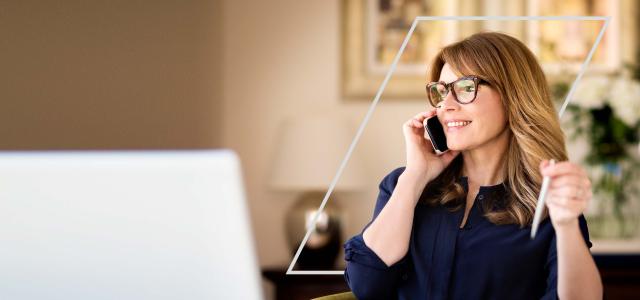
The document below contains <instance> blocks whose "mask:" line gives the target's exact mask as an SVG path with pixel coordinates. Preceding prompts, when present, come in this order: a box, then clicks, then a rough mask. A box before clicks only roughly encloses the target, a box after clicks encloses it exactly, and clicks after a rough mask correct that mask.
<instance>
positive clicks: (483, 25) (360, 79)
mask: <svg viewBox="0 0 640 300" xmlns="http://www.w3.org/2000/svg"><path fill="white" fill-rule="evenodd" d="M619 6H620V3H619V0H590V1H588V0H569V1H560V2H558V1H551V0H532V1H527V2H521V1H507V0H487V1H463V0H451V1H433V0H345V1H343V6H342V48H343V49H342V92H343V97H344V98H345V99H347V100H349V99H362V100H372V99H373V97H374V96H375V93H376V92H377V90H378V88H379V87H380V85H381V83H382V81H383V79H384V77H385V75H386V72H387V71H388V70H389V68H390V66H391V64H392V62H393V60H394V58H395V56H396V54H397V52H398V50H399V49H400V46H401V45H402V42H403V41H404V38H405V36H406V34H407V32H408V31H409V29H410V27H411V24H412V23H413V20H414V19H415V17H417V16H456V15H469V16H471V15H607V16H612V21H611V23H610V24H609V27H608V29H607V32H606V33H605V35H604V36H603V39H602V41H601V43H600V46H599V47H598V50H597V51H596V52H595V53H594V56H593V58H592V61H591V63H590V65H589V66H590V67H589V68H590V70H592V71H594V72H600V73H607V72H612V71H615V70H616V69H618V68H619V67H620V65H621V58H620V57H621V55H620V52H621V51H620V47H619V45H620V44H621V43H620V36H621V33H620V26H619V23H620V21H619V18H618V16H619V15H620V13H619V11H620V7H619ZM601 26H602V22H600V21H574V22H571V21H527V22H523V21H421V22H419V23H418V25H417V26H416V28H415V30H414V32H413V34H412V36H411V38H410V40H409V41H408V44H407V46H406V47H405V50H404V52H403V54H402V56H401V57H400V59H399V61H398V65H397V66H396V70H395V72H394V74H393V76H392V77H391V80H390V81H389V83H388V84H387V87H386V88H385V90H384V97H385V98H391V99H413V100H424V99H425V97H426V96H425V92H424V84H425V82H426V76H427V67H428V64H429V62H430V61H431V60H432V59H433V57H434V55H435V54H436V53H437V52H438V51H439V50H440V48H442V47H443V46H445V45H448V44H450V43H453V42H455V41H458V40H460V39H462V38H464V37H466V36H469V35H471V34H473V33H476V32H480V31H487V30H492V31H501V32H505V33H508V34H511V35H513V36H515V37H517V38H519V39H520V40H522V41H523V42H525V43H526V44H527V45H528V46H529V48H530V49H532V51H534V53H535V54H536V55H537V56H538V58H539V59H540V62H541V64H542V65H543V68H544V69H545V72H546V73H547V75H549V76H550V78H553V76H554V74H559V73H571V74H575V73H576V72H577V71H578V70H579V68H580V65H581V63H582V62H583V61H584V58H585V57H586V56H587V54H588V51H589V50H590V49H591V46H592V45H593V44H594V42H595V40H596V37H597V34H598V32H599V30H600V28H601ZM627 44H628V43H627Z"/></svg>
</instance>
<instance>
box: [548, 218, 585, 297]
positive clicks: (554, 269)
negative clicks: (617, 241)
mask: <svg viewBox="0 0 640 300" xmlns="http://www.w3.org/2000/svg"><path fill="white" fill-rule="evenodd" d="M578 224H579V225H580V232H581V233H582V237H583V238H584V241H585V243H586V245H587V248H589V249H591V246H593V244H592V243H591V241H590V239H589V228H588V227H587V220H586V219H585V217H584V215H580V216H579V217H578ZM557 249H558V248H557V243H556V235H555V234H554V235H553V239H552V240H551V244H550V245H549V255H548V257H547V262H546V265H545V270H546V271H547V289H546V291H545V294H544V296H543V297H542V298H541V299H544V300H551V299H559V298H558V252H557Z"/></svg>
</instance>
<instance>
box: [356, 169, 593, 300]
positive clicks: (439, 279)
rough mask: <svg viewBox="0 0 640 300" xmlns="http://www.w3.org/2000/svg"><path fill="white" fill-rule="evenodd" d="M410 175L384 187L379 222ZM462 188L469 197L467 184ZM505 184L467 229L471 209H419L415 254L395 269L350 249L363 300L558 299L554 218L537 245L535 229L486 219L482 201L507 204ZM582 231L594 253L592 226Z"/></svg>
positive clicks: (484, 193) (360, 246)
mask: <svg viewBox="0 0 640 300" xmlns="http://www.w3.org/2000/svg"><path fill="white" fill-rule="evenodd" d="M403 171H404V167H401V168H397V169H395V170H393V171H392V172H391V173H389V174H388V175H387V176H385V178H384V179H383V180H382V182H381V183H380V186H379V188H380V193H379V195H378V200H377V203H376V207H375V209H374V212H373V218H372V220H371V222H373V220H375V218H376V216H377V215H378V214H379V213H380V211H381V210H382V208H383V207H384V206H385V204H386V203H387V201H389V197H390V196H391V194H392V192H393V190H394V188H395V186H396V184H397V182H398V177H399V176H400V174H402V172H403ZM459 182H461V184H462V185H463V186H464V188H465V191H468V183H467V178H466V177H464V176H463V177H461V178H459ZM506 192H507V190H506V188H505V187H504V185H502V184H498V185H493V186H481V187H480V190H479V192H478V194H477V196H476V199H475V201H474V204H473V206H472V208H471V210H470V212H469V216H468V218H467V222H466V224H465V226H464V227H463V228H460V224H462V218H463V216H464V209H460V210H458V211H456V212H449V211H448V210H447V208H446V207H444V206H439V207H431V206H427V205H424V204H420V203H419V204H417V205H416V208H415V213H414V220H413V228H412V230H411V238H410V241H409V250H408V251H407V254H406V256H405V257H403V258H402V259H401V260H400V261H398V262H397V263H395V264H393V265H391V266H387V265H386V264H385V263H384V262H383V261H382V260H381V259H380V258H379V257H378V256H377V255H376V254H375V253H374V252H373V251H372V250H371V249H370V248H369V247H367V245H366V244H365V243H364V240H363V239H362V233H363V232H364V230H365V229H366V228H367V227H368V226H369V225H370V224H371V222H369V223H368V224H367V225H366V226H365V227H364V229H363V230H362V231H361V232H360V234H358V235H356V236H354V237H352V238H351V239H349V240H348V241H347V242H346V243H345V244H344V248H345V260H346V264H347V267H346V270H345V273H344V276H345V280H346V281H347V284H348V285H349V287H350V288H351V291H352V292H353V293H354V294H355V295H356V297H357V298H358V299H557V270H558V265H557V259H556V235H555V231H554V229H553V226H552V224H551V222H550V219H549V218H546V219H545V220H544V221H543V222H542V223H541V224H540V226H539V228H538V232H537V234H536V237H535V239H534V240H531V239H530V234H531V226H526V227H524V228H522V229H521V228H519V225H495V224H493V223H491V222H489V220H488V219H487V218H485V217H484V216H483V214H482V212H481V209H482V206H481V205H480V204H479V201H483V200H484V199H488V198H489V197H504V196H505V194H506ZM579 224H580V230H581V232H582V235H583V237H584V240H585V242H586V244H587V247H589V248H591V245H592V244H591V242H590V241H589V232H588V229H587V223H586V220H585V218H584V216H583V215H580V217H579Z"/></svg>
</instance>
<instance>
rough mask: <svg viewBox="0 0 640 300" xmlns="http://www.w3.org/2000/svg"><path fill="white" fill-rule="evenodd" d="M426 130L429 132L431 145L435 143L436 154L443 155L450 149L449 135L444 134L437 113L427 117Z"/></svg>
mask: <svg viewBox="0 0 640 300" xmlns="http://www.w3.org/2000/svg"><path fill="white" fill-rule="evenodd" d="M424 130H425V131H427V133H428V134H429V138H430V139H431V145H433V151H435V153H436V155H441V154H443V153H445V152H447V151H449V148H447V137H446V136H445V135H444V129H443V128H442V124H440V120H438V116H437V115H435V116H433V117H431V118H429V119H427V124H426V125H424Z"/></svg>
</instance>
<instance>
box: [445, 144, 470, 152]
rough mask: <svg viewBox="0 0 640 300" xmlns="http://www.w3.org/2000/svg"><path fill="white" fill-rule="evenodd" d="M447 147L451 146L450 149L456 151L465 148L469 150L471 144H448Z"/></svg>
mask: <svg viewBox="0 0 640 300" xmlns="http://www.w3.org/2000/svg"><path fill="white" fill-rule="evenodd" d="M447 148H449V150H454V151H464V150H469V145H459V144H453V145H451V144H447Z"/></svg>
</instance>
